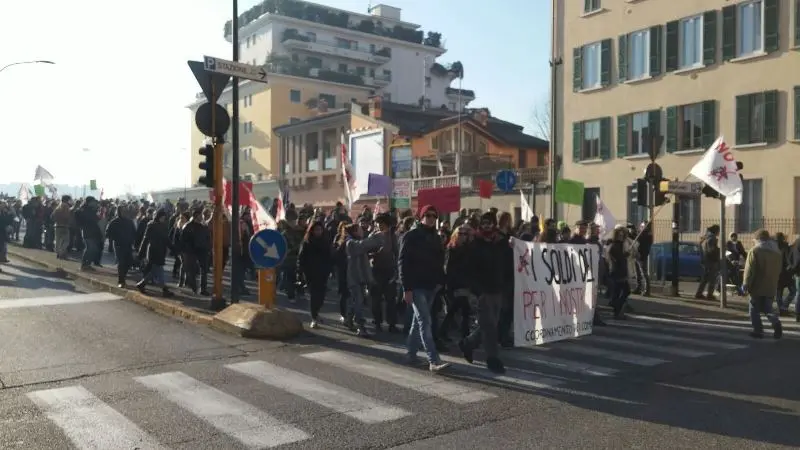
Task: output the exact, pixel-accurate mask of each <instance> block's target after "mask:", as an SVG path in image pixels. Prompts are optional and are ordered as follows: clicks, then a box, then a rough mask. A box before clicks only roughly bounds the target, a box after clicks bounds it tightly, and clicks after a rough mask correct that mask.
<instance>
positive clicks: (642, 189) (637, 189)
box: [631, 178, 649, 206]
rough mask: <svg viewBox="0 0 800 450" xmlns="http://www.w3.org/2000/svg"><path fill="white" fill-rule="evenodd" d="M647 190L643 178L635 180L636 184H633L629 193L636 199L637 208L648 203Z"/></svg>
mask: <svg viewBox="0 0 800 450" xmlns="http://www.w3.org/2000/svg"><path fill="white" fill-rule="evenodd" d="M648 189H649V186H648V184H647V180H645V179H644V178H637V179H636V182H635V183H633V186H632V189H631V193H632V194H633V198H635V199H636V204H637V205H638V206H647V204H648V203H649V202H648V201H647V196H648V195H647V194H648Z"/></svg>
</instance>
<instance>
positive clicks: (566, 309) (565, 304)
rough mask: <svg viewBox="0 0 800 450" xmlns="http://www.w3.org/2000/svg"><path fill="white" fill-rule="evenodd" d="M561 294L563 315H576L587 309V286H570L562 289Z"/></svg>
mask: <svg viewBox="0 0 800 450" xmlns="http://www.w3.org/2000/svg"><path fill="white" fill-rule="evenodd" d="M559 292H560V294H561V302H560V307H561V315H562V316H574V315H578V314H580V313H582V312H583V311H584V310H585V309H586V300H585V296H586V288H584V287H568V288H563V289H561V290H560V291H559Z"/></svg>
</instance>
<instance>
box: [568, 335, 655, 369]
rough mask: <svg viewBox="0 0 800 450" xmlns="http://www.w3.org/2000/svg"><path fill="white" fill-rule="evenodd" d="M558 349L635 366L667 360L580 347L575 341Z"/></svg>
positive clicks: (652, 364) (653, 364) (649, 364)
mask: <svg viewBox="0 0 800 450" xmlns="http://www.w3.org/2000/svg"><path fill="white" fill-rule="evenodd" d="M558 349H559V350H561V351H565V352H572V353H578V354H581V355H587V356H597V357H601V358H607V359H610V360H613V361H620V362H624V363H626V364H633V365H636V366H657V365H659V364H664V363H667V362H669V361H668V360H666V359H660V358H653V357H652V356H644V355H637V354H635V353H625V352H618V351H614V350H609V349H606V348H599V347H591V346H585V347H581V345H580V344H578V343H577V342H576V341H565V342H564V344H563V345H560V346H558Z"/></svg>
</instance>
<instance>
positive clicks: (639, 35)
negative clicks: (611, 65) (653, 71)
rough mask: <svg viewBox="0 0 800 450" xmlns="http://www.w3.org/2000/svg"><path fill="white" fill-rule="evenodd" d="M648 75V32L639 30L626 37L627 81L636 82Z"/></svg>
mask: <svg viewBox="0 0 800 450" xmlns="http://www.w3.org/2000/svg"><path fill="white" fill-rule="evenodd" d="M649 75H650V30H649V29H648V30H641V31H636V32H633V33H631V34H630V35H629V36H628V76H627V79H628V80H638V79H641V78H645V77H647V76H649Z"/></svg>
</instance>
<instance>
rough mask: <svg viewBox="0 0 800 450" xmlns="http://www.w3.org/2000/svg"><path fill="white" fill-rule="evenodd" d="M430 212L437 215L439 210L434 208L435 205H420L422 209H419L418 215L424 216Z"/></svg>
mask: <svg viewBox="0 0 800 450" xmlns="http://www.w3.org/2000/svg"><path fill="white" fill-rule="evenodd" d="M430 212H432V213H434V214H436V215H437V216H438V215H439V211H437V210H436V207H435V206H433V205H425V206H423V207H422V209H420V210H419V216H420V217H425V215H426V214H428V213H430Z"/></svg>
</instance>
